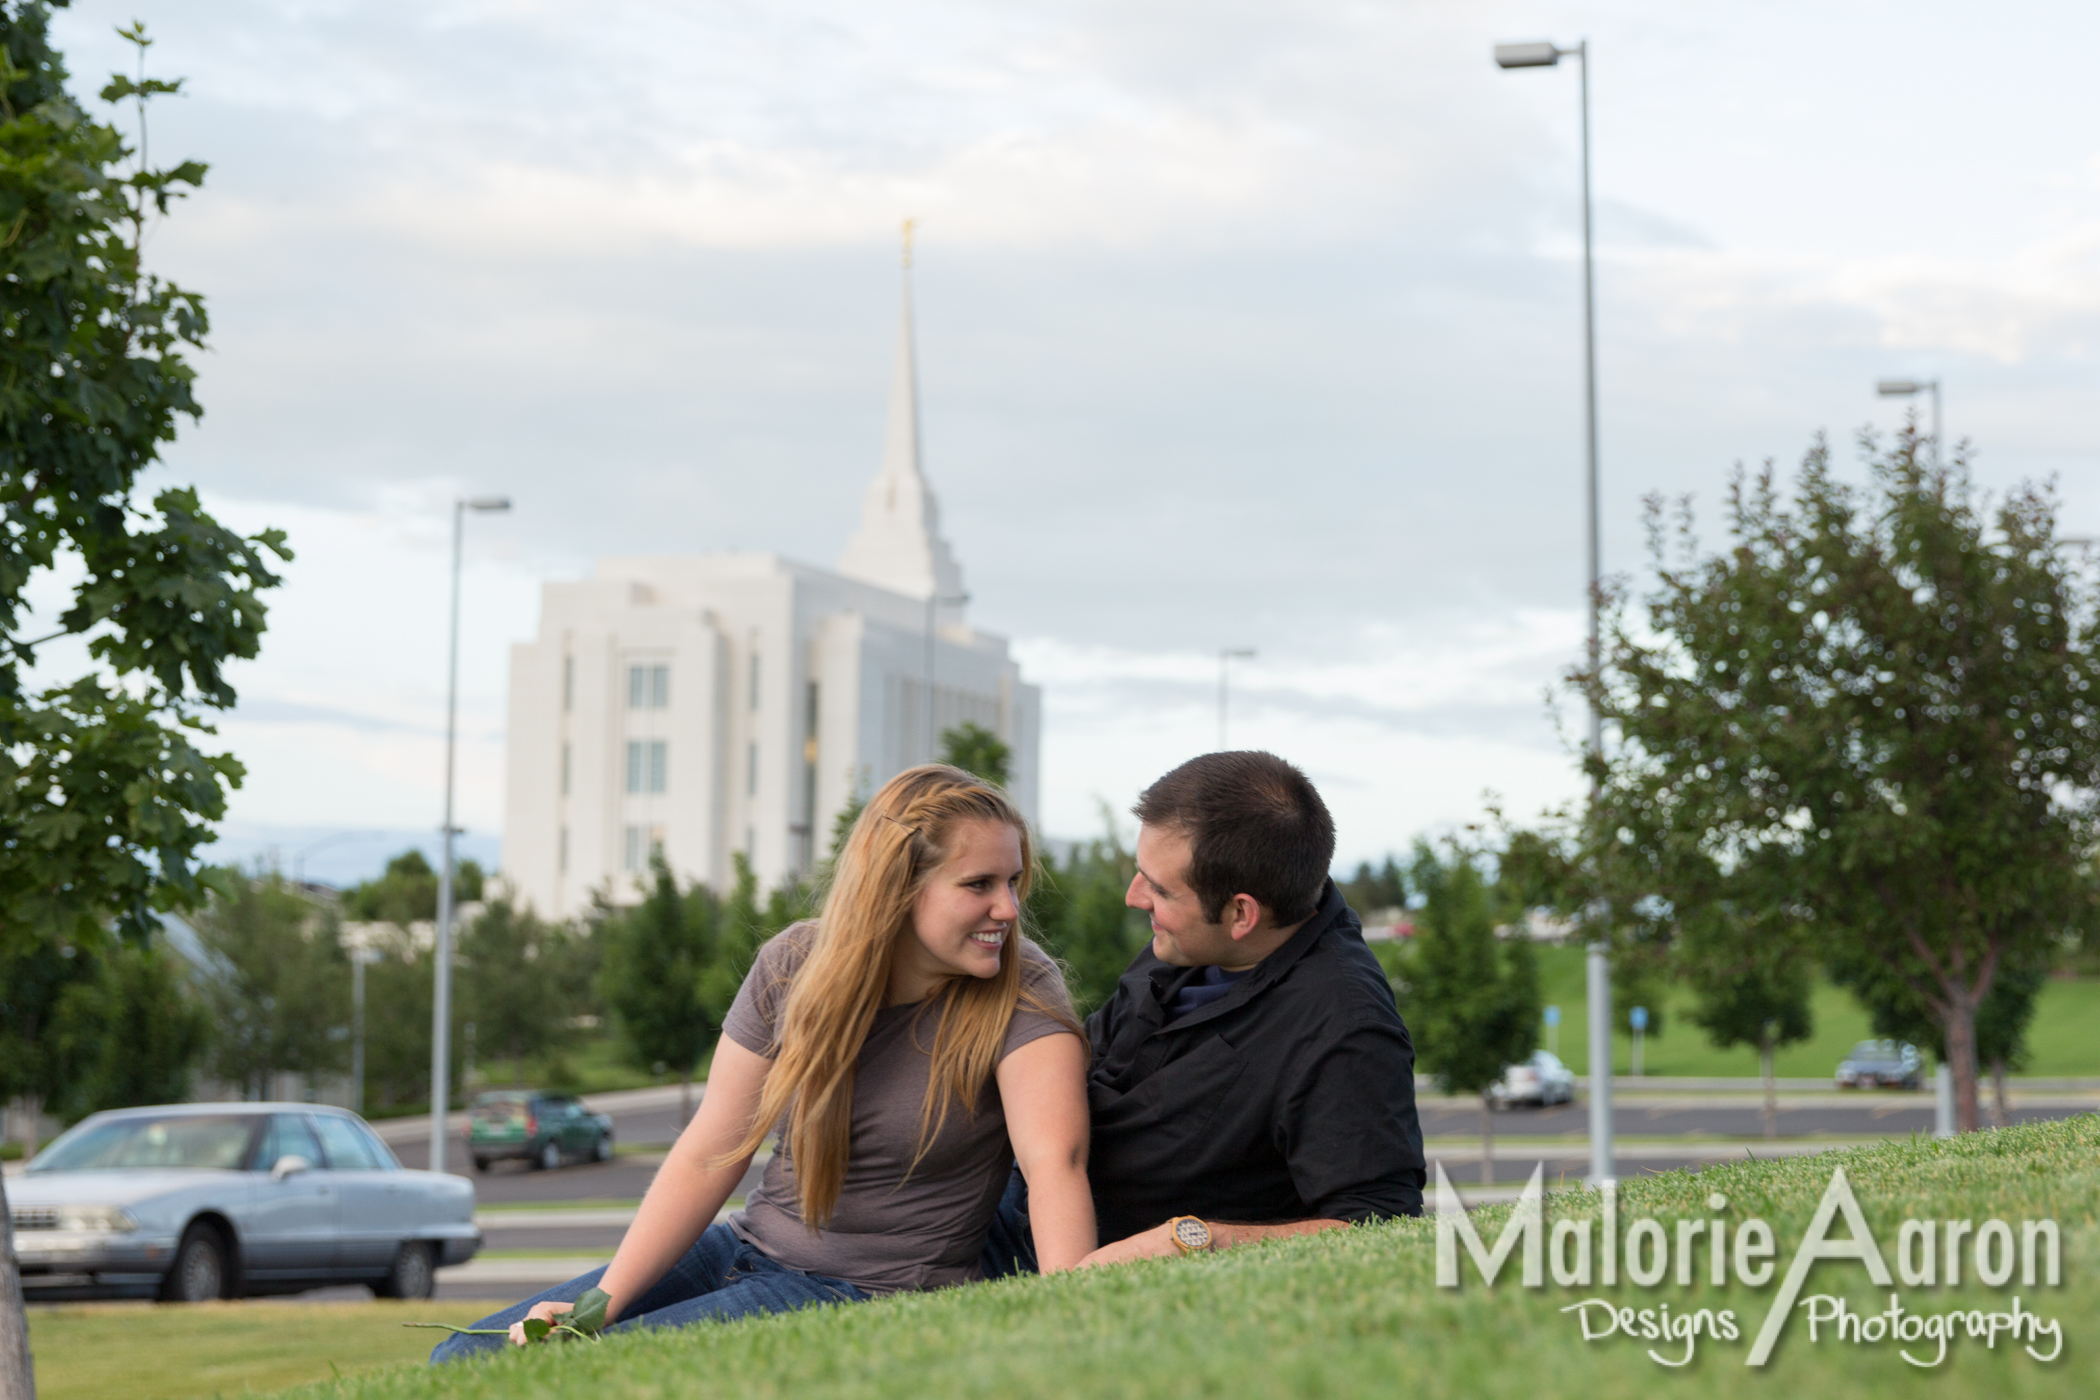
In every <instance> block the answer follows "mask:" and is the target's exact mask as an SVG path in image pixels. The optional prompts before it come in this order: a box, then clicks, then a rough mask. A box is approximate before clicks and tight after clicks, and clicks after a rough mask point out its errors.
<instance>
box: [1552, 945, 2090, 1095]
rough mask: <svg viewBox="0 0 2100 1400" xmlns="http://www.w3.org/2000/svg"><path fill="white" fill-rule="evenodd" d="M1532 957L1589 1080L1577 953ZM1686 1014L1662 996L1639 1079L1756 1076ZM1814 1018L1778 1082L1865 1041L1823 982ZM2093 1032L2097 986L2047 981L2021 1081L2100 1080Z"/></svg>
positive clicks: (1808, 1074) (1569, 1050)
mask: <svg viewBox="0 0 2100 1400" xmlns="http://www.w3.org/2000/svg"><path fill="white" fill-rule="evenodd" d="M1538 955H1539V997H1540V1000H1541V1001H1543V1002H1544V1003H1545V1004H1547V1005H1548V1006H1558V1007H1559V1008H1560V1015H1561V1022H1560V1046H1559V1052H1558V1053H1559V1055H1560V1057H1561V1059H1562V1060H1564V1061H1566V1062H1567V1065H1568V1068H1570V1069H1572V1070H1574V1071H1575V1072H1576V1073H1577V1074H1588V1073H1589V1062H1590V1052H1589V1033H1588V1030H1587V1026H1588V1014H1589V996H1588V993H1587V991H1586V990H1585V983H1584V972H1583V956H1584V954H1583V950H1582V949H1581V948H1580V947H1576V946H1573V945H1569V946H1567V947H1558V948H1556V947H1553V946H1551V945H1541V946H1540V948H1539V949H1538ZM1691 1008H1692V995H1691V993H1690V991H1688V990H1686V989H1684V988H1681V987H1673V988H1671V989H1670V990H1669V992H1668V1000H1667V1002H1666V1004H1665V1006H1664V1008H1663V1010H1664V1012H1665V1016H1666V1024H1665V1026H1664V1030H1663V1033H1662V1034H1661V1035H1659V1036H1658V1035H1650V1036H1647V1037H1645V1040H1646V1043H1645V1045H1644V1046H1643V1047H1642V1052H1641V1054H1642V1060H1643V1065H1642V1069H1643V1072H1644V1073H1647V1074H1654V1075H1688V1076H1702V1077H1703V1076H1751V1075H1755V1074H1756V1073H1757V1072H1758V1070H1757V1052H1756V1051H1754V1050H1751V1049H1748V1048H1745V1047H1740V1046H1739V1047H1737V1048H1735V1049H1732V1050H1717V1049H1715V1048H1714V1047H1713V1045H1712V1044H1711V1043H1709V1042H1708V1040H1707V1038H1706V1033H1705V1032H1704V1031H1702V1030H1700V1029H1699V1027H1698V1026H1697V1025H1695V1024H1693V1022H1692V1020H1691V1018H1690V1015H1689V1013H1690V1011H1691ZM1814 1010H1815V1028H1816V1033H1815V1035H1814V1036H1813V1037H1812V1038H1810V1039H1808V1040H1805V1041H1803V1042H1802V1043H1801V1044H1799V1045H1790V1046H1788V1047H1786V1048H1785V1049H1783V1050H1781V1051H1780V1052H1779V1053H1778V1054H1777V1055H1776V1056H1774V1057H1773V1058H1774V1067H1775V1069H1776V1071H1777V1073H1778V1074H1779V1075H1780V1076H1781V1077H1782V1078H1804V1079H1807V1078H1828V1077H1829V1076H1830V1075H1831V1074H1832V1073H1834V1072H1835V1071H1836V1069H1837V1064H1838V1061H1839V1060H1841V1059H1843V1058H1844V1057H1845V1053H1846V1052H1847V1051H1849V1050H1850V1049H1851V1048H1852V1047H1853V1046H1854V1045H1855V1044H1857V1043H1858V1042H1859V1041H1862V1040H1865V1039H1867V1037H1868V1036H1869V1034H1870V1033H1871V1032H1870V1030H1869V1027H1868V1025H1867V1013H1866V1012H1865V1011H1863V1010H1861V1009H1860V1007H1859V1004H1858V1003H1857V1002H1855V1001H1853V999H1852V997H1851V994H1850V993H1848V992H1846V991H1845V990H1844V989H1843V988H1841V987H1837V986H1834V985H1832V984H1831V983H1829V982H1825V981H1822V980H1820V979H1819V980H1818V981H1817V983H1816V986H1815V993H1814ZM1614 1013H1615V1017H1616V1019H1617V1021H1618V1023H1619V1032H1618V1035H1617V1036H1616V1037H1615V1038H1614V1042H1613V1046H1614V1048H1613V1053H1612V1064H1613V1072H1614V1073H1616V1074H1630V1073H1631V1072H1632V1070H1633V1035H1632V1033H1631V1032H1630V1031H1628V1030H1627V1029H1626V1008H1625V1007H1615V1008H1614ZM2095 1026H2100V978H2091V977H2081V978H2073V979H2059V980H2052V981H2051V982H2049V983H2048V984H2047V985H2046V986H2045V987H2043V989H2042V995H2041V1000H2040V1004H2039V1005H2038V1006H2037V1007H2036V1009H2035V1017H2034V1025H2033V1028H2032V1029H2031V1030H2030V1032H2029V1034H2028V1044H2029V1047H2030V1049H2031V1050H2032V1052H2033V1060H2032V1062H2031V1063H2030V1064H2029V1065H2028V1066H2027V1068H2026V1069H2025V1070H2023V1071H2022V1073H2025V1074H2033V1075H2048V1076H2077V1075H2100V1034H2095V1033H2094V1030H2093V1027H2095ZM1541 1043H1542V1044H1543V1042H1541Z"/></svg>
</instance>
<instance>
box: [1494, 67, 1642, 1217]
mask: <svg viewBox="0 0 2100 1400" xmlns="http://www.w3.org/2000/svg"><path fill="white" fill-rule="evenodd" d="M1564 58H1572V59H1575V60H1576V61H1577V62H1578V63H1579V64H1580V65H1581V69H1582V86H1581V103H1582V390H1583V445H1584V448H1585V455H1586V461H1587V466H1588V493H1587V498H1588V505H1589V510H1588V528H1587V532H1586V533H1587V543H1588V546H1589V585H1590V588H1589V593H1590V632H1589V662H1590V675H1591V676H1593V677H1594V676H1595V675H1596V674H1597V668H1598V661H1599V658H1600V657H1601V656H1602V654H1603V648H1602V646H1601V645H1600V643H1599V640H1598V617H1597V604H1598V580H1599V573H1600V562H1601V555H1602V544H1601V537H1600V535H1599V532H1598V523H1597V276H1596V258H1595V256H1594V253H1593V250H1592V248H1591V236H1590V226H1591V223H1592V220H1591V216H1590V41H1589V40H1587V39H1584V40H1582V41H1581V42H1580V43H1578V44H1576V45H1575V47H1574V48H1572V49H1564V48H1562V47H1560V45H1558V44H1552V43H1544V42H1538V43H1529V44H1497V45H1495V65H1496V66H1497V67H1498V68H1553V67H1557V66H1559V64H1560V61H1561V60H1562V59H1564ZM1590 752H1591V753H1593V754H1599V755H1601V754H1602V753H1603V752H1604V716H1603V715H1602V714H1601V713H1600V712H1599V711H1598V709H1597V701H1596V698H1595V697H1594V696H1592V697H1591V700H1590ZM1594 795H1595V794H1594V790H1593V791H1592V796H1593V797H1594ZM1588 980H1589V1018H1590V1179H1591V1181H1592V1183H1593V1184H1594V1185H1596V1186H1597V1187H1598V1189H1600V1190H1601V1189H1603V1188H1604V1187H1605V1186H1606V1185H1607V1184H1608V1183H1610V1182H1611V1181H1612V1180H1613V1170H1612V1122H1611V966H1610V963H1609V962H1608V961H1607V959H1606V951H1605V945H1604V942H1603V940H1602V939H1593V940H1592V941H1591V943H1590V947H1589V963H1588Z"/></svg>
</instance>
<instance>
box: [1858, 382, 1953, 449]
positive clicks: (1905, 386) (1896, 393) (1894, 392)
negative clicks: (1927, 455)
mask: <svg viewBox="0 0 2100 1400" xmlns="http://www.w3.org/2000/svg"><path fill="white" fill-rule="evenodd" d="M1928 390H1929V391H1930V392H1931V394H1932V469H1933V470H1934V471H1938V470H1939V468H1940V441H1941V439H1940V381H1939V380H1937V379H1884V380H1882V381H1881V382H1880V383H1878V384H1876V385H1875V386H1874V392H1875V393H1877V394H1879V395H1881V396H1882V397H1883V398H1885V399H1907V398H1909V397H1911V396H1912V395H1913V394H1922V393H1925V392H1927V391H1928Z"/></svg>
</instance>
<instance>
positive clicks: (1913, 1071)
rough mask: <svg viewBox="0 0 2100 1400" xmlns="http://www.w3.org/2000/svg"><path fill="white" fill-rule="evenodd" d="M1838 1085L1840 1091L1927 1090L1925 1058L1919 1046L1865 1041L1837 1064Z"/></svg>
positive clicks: (1888, 1041)
mask: <svg viewBox="0 0 2100 1400" xmlns="http://www.w3.org/2000/svg"><path fill="white" fill-rule="evenodd" d="M1837 1086H1838V1088H1840V1089H1872V1088H1875V1087H1877V1086H1893V1087H1895V1088H1898V1089H1922V1088H1924V1087H1925V1057H1924V1056H1923V1055H1920V1054H1919V1053H1918V1047H1917V1046H1915V1045H1911V1044H1908V1043H1898V1042H1896V1041H1893V1040H1862V1041H1861V1042H1860V1043H1859V1044H1857V1045H1855V1046H1853V1047H1852V1053H1851V1054H1849V1055H1847V1056H1846V1057H1845V1058H1844V1059H1842V1060H1839V1061H1838V1067H1837Z"/></svg>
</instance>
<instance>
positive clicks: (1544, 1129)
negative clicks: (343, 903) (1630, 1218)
mask: <svg viewBox="0 0 2100 1400" xmlns="http://www.w3.org/2000/svg"><path fill="white" fill-rule="evenodd" d="M586 1102H589V1103H590V1104H591V1105H592V1106H593V1107H594V1108H597V1109H599V1110H600V1111H601V1112H604V1113H607V1114H609V1115H610V1116H611V1118H612V1120H613V1125H614V1133H615V1136H616V1138H617V1140H618V1141H619V1142H620V1143H621V1144H622V1146H623V1148H624V1149H626V1150H625V1151H623V1154H622V1155H621V1156H620V1157H619V1158H617V1159H616V1160H614V1161H612V1162H607V1163H589V1164H583V1165H578V1166H573V1167H564V1168H562V1169H561V1170H559V1171H553V1172H541V1171H532V1170H528V1169H526V1168H525V1167H523V1166H522V1165H521V1164H517V1163H504V1164H498V1165H497V1166H496V1167H495V1168H493V1169H492V1170H491V1171H489V1172H488V1173H487V1174H485V1175H481V1176H477V1177H475V1178H474V1181H475V1187H476V1190H477V1192H478V1196H479V1203H480V1206H481V1208H482V1209H481V1212H480V1215H479V1217H478V1218H479V1219H480V1221H481V1224H482V1229H483V1233H484V1236H485V1246H484V1253H483V1256H482V1257H481V1258H480V1259H478V1260H476V1261H475V1262H474V1263H472V1264H468V1265H465V1266H462V1267H460V1268H455V1269H447V1270H445V1271H444V1272H443V1273H441V1274H440V1275H439V1296H441V1297H455V1298H494V1299H503V1300H514V1299H517V1298H521V1297H525V1296H528V1295H529V1294H531V1293H533V1292H536V1291H538V1290H539V1289H541V1288H544V1287H546V1286H547V1285H548V1284H550V1283H554V1282H558V1281H559V1280H560V1279H563V1278H568V1277H571V1276H573V1275H574V1274H575V1273H578V1272H580V1271H581V1270H582V1269H583V1268H585V1267H588V1266H590V1265H591V1264H594V1263H600V1262H603V1261H604V1260H606V1259H608V1258H610V1257H611V1254H612V1251H613V1249H614V1248H615V1247H617V1245H618V1244H619V1242H620V1237H621V1235H622V1234H623V1233H624V1231H625V1229H626V1225H627V1222H628V1220H629V1219H630V1218H631V1216H632V1203H633V1202H635V1201H636V1200H638V1199H640V1197H641V1195H642V1193H643V1191H645V1190H646V1189H647V1188H648V1185H649V1181H650V1179H651V1178H652V1177H653V1176H654V1174H655V1171H656V1168H657V1166H658V1165H659V1164H660V1163H661V1162H662V1160H663V1158H662V1154H661V1152H660V1151H635V1150H634V1149H637V1148H651V1147H655V1148H662V1147H665V1146H668V1145H669V1143H670V1141H671V1138H672V1136H673V1134H674V1131H675V1129H676V1124H677V1112H678V1108H677V1091H676V1090H675V1089H643V1090H634V1091H629V1092H623V1093H618V1094H606V1095H598V1096H593V1097H590V1098H588V1099H587V1100H586ZM2095 1109H2100V1089H2093V1088H2086V1087H2083V1086H2080V1087H2078V1088H2070V1087H2068V1086H2067V1087H2065V1088H2063V1089H2060V1090H2048V1091H2042V1092H2034V1093H2027V1092H2022V1093H2018V1094H2016V1095H2015V1096H2014V1101H2013V1110H2012V1115H2011V1116H2012V1119H2013V1121H2015V1122H2021V1123H2024V1122H2032V1121H2036V1120H2040V1119H2049V1118H2061V1117H2066V1116H2069V1115H2071V1114H2074V1113H2080V1112H2092V1111H2094V1110H2095ZM1420 1110H1421V1115H1422V1130H1423V1134H1424V1137H1425V1139H1426V1140H1427V1142H1428V1144H1429V1154H1428V1155H1429V1158H1430V1160H1431V1162H1432V1163H1435V1162H1442V1163H1443V1166H1444V1169H1445V1171H1446V1172H1447V1173H1448V1174H1449V1176H1450V1178H1451V1180H1452V1181H1453V1182H1454V1183H1455V1184H1457V1185H1458V1186H1459V1187H1460V1188H1461V1189H1462V1190H1463V1191H1464V1192H1465V1194H1467V1195H1468V1196H1471V1197H1475V1198H1482V1195H1483V1193H1481V1192H1480V1191H1479V1190H1477V1189H1476V1184H1477V1183H1478V1182H1479V1180H1480V1147H1479V1141H1480V1136H1479V1135H1480V1107H1479V1104H1478V1102H1477V1101H1475V1100H1471V1099H1449V1098H1441V1097H1430V1096H1425V1097H1424V1098H1423V1099H1422V1100H1421V1103H1420ZM1933 1116H1934V1115H1933V1101H1932V1096H1931V1095H1930V1094H1929V1093H1901V1092H1895V1091H1888V1092H1879V1093H1856V1094H1840V1093H1836V1092H1833V1091H1829V1090H1807V1091H1803V1090H1790V1091H1789V1092H1786V1093H1783V1094H1782V1095H1781V1096H1780V1109H1779V1135H1780V1140H1779V1141H1778V1142H1774V1143H1766V1142H1765V1141H1764V1140H1763V1136H1762V1135H1763V1131H1764V1127H1763V1100H1762V1097H1761V1096H1760V1095H1758V1094H1756V1093H1754V1092H1753V1093H1746V1092H1741V1091H1740V1090H1739V1089H1735V1090H1728V1089H1721V1088H1718V1087H1711V1088H1708V1087H1702V1088H1700V1089H1699V1090H1697V1091H1694V1090H1690V1089H1678V1090H1667V1091H1664V1092H1660V1093H1656V1092H1639V1091H1628V1090H1627V1089H1626V1088H1625V1087H1624V1086H1622V1087H1621V1089H1620V1091H1619V1098H1618V1101H1617V1104H1616V1113H1615V1118H1616V1127H1617V1132H1618V1135H1619V1139H1620V1141H1619V1151H1618V1156H1619V1162H1618V1165H1619V1173H1620V1175H1621V1176H1622V1177H1626V1176H1637V1175H1644V1174H1647V1173H1650V1172H1664V1171H1673V1170H1678V1169H1681V1168H1688V1167H1689V1168H1697V1167H1700V1166H1702V1165H1706V1164H1708V1163H1712V1162H1716V1161H1722V1160H1734V1159H1738V1158H1740V1157H1741V1156H1743V1155H1744V1154H1746V1153H1747V1154H1752V1155H1756V1156H1760V1157H1762V1156H1774V1155H1782V1154H1784V1155H1796V1154H1799V1153H1803V1152H1817V1151H1827V1150H1828V1149H1830V1148H1832V1147H1837V1146H1844V1145H1849V1144H1852V1143H1857V1142H1863V1141H1871V1140H1873V1139H1876V1138H1882V1137H1908V1136H1910V1135H1911V1134H1913V1133H1918V1134H1930V1133H1931V1132H1932V1130H1933ZM460 1121H461V1123H462V1126H463V1120H460ZM377 1126H378V1127H379V1129H380V1131H381V1133H382V1135H383V1136H385V1137H386V1138H387V1139H388V1141H389V1142H390V1144H391V1145H392V1146H393V1149H394V1151H395V1153H396V1154H397V1155H398V1156H399V1157H400V1158H401V1160H402V1163H403V1164H404V1165H406V1166H422V1165H424V1164H425V1163H426V1162H427V1161H428V1160H429V1125H428V1123H427V1121H425V1120H410V1121H395V1122H389V1123H382V1124H379V1125H377ZM1495 1135H1496V1144H1495V1154H1494V1161H1493V1163H1492V1165H1491V1175H1492V1181H1493V1188H1492V1189H1491V1190H1490V1191H1489V1192H1487V1193H1486V1195H1487V1196H1491V1197H1501V1196H1505V1195H1508V1194H1511V1193H1513V1191H1514V1190H1515V1188H1516V1187H1517V1186H1518V1185H1520V1184H1521V1183H1522V1182H1524V1181H1525V1180H1527V1179H1528V1178H1529V1177H1530V1175H1531V1172H1532V1170H1533V1168H1534V1167H1535V1166H1537V1165H1538V1164H1539V1163H1540V1162H1544V1163H1545V1167H1546V1177H1547V1180H1548V1182H1549V1183H1553V1182H1560V1181H1576V1180H1579V1179H1581V1178H1582V1177H1583V1176H1584V1175H1586V1174H1587V1172H1588V1170H1589V1110H1588V1107H1587V1105H1585V1104H1582V1103H1576V1104H1563V1105H1557V1106H1555V1107H1553V1108H1549V1109H1528V1108H1512V1109H1507V1110H1503V1111H1501V1112H1498V1113H1496V1114H1495ZM464 1164H465V1162H464V1156H463V1154H460V1153H458V1152H457V1151H455V1153H454V1154H453V1155H452V1157H451V1163H450V1165H452V1166H453V1167H454V1168H455V1169H457V1168H458V1167H460V1166H463V1165H464ZM1432 1171H1433V1168H1432ZM757 1175H758V1169H757V1168H756V1167H754V1169H753V1171H752V1173H751V1175H750V1176H748V1177H747V1178H746V1181H745V1186H746V1187H747V1188H748V1186H749V1185H750V1184H751V1183H752V1182H753V1181H754V1180H755V1179H756V1177H757ZM1432 1179H1433V1178H1432ZM564 1202H571V1203H574V1207H573V1208H571V1209H548V1207H553V1206H557V1205H559V1204H560V1203H564ZM528 1256H536V1257H528ZM344 1292H345V1294H346V1296H347V1295H348V1293H349V1292H350V1291H349V1290H344Z"/></svg>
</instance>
